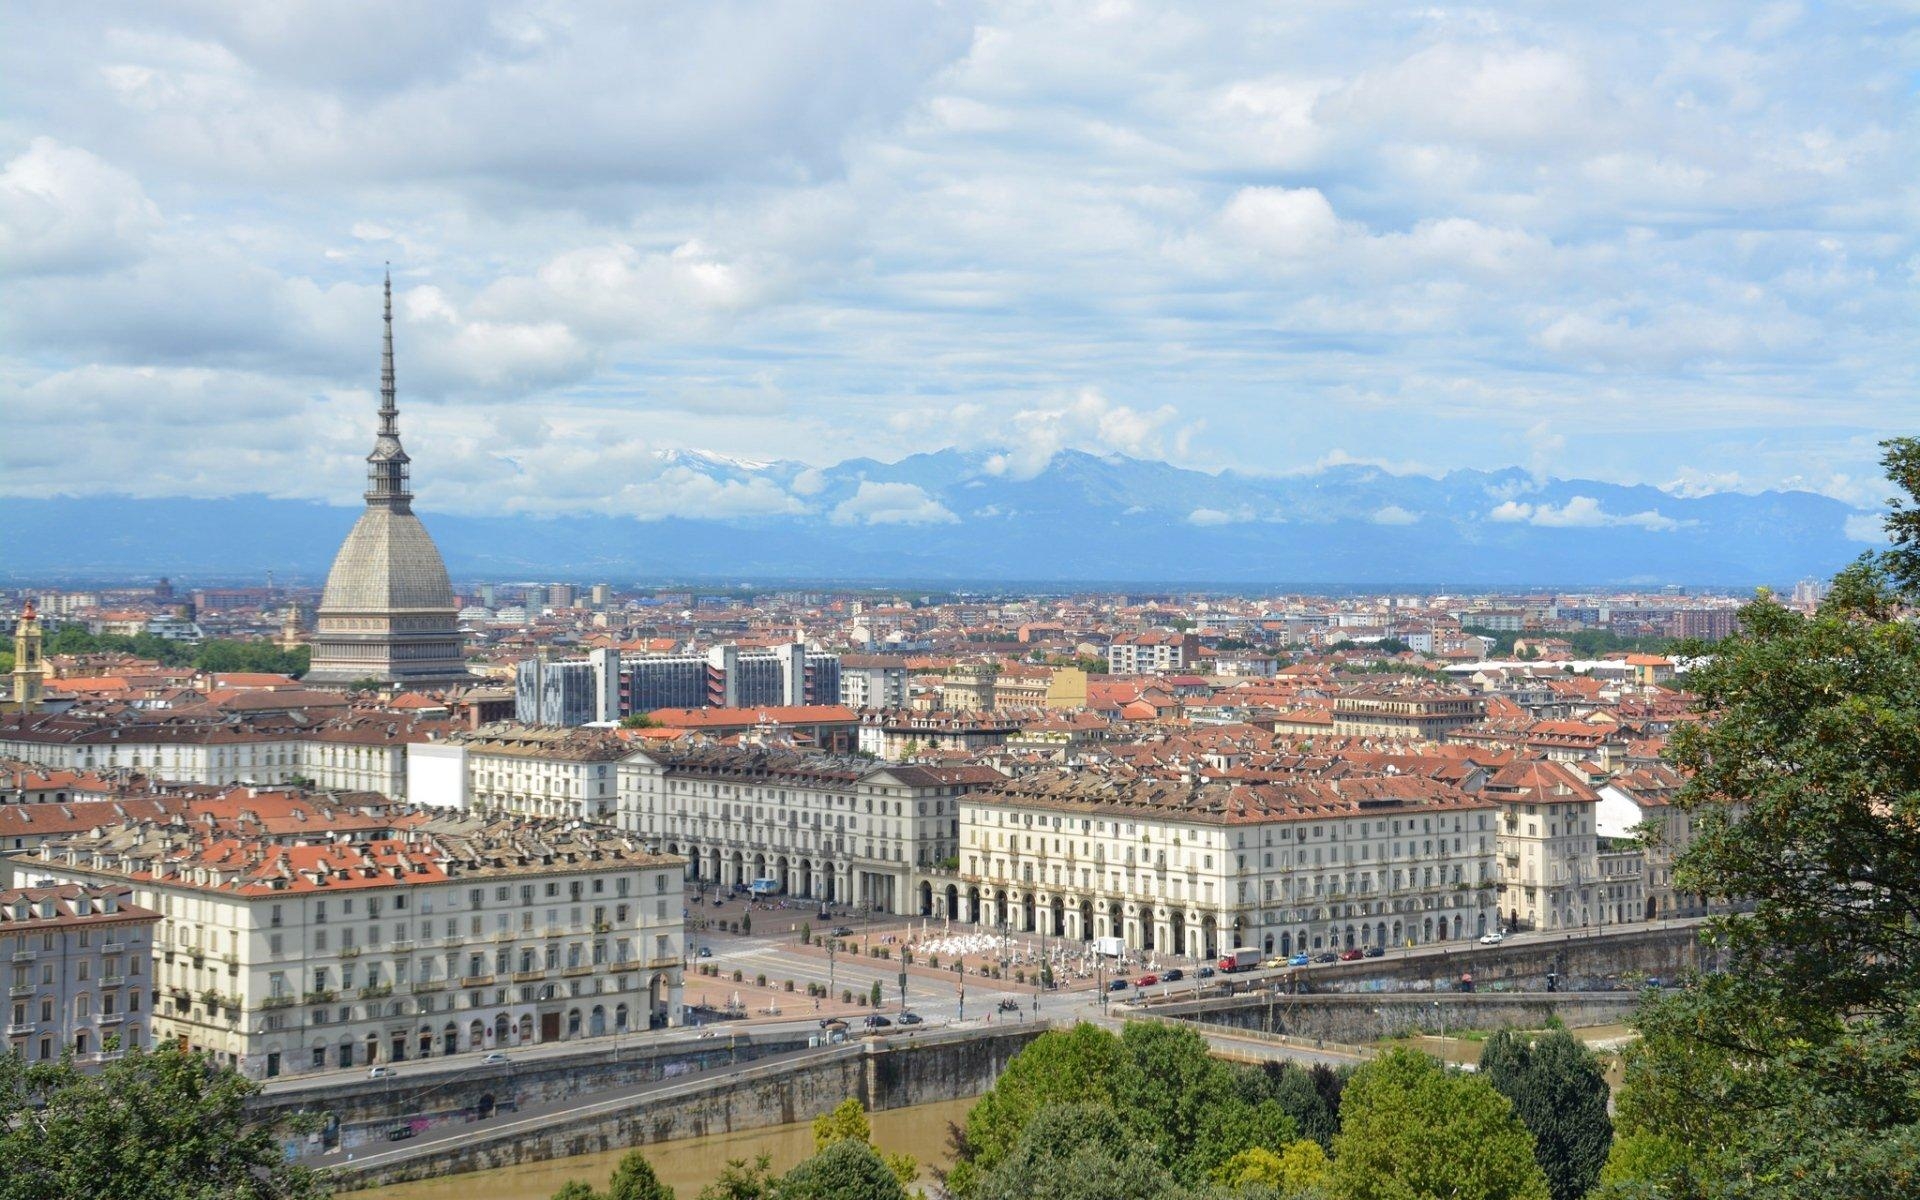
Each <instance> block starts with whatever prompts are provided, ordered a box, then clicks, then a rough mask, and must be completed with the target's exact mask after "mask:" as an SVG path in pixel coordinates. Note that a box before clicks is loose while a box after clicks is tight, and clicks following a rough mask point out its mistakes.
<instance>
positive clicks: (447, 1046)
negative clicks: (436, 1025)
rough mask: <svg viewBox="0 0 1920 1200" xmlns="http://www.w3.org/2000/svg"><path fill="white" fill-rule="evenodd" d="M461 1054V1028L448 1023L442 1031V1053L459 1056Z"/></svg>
mask: <svg viewBox="0 0 1920 1200" xmlns="http://www.w3.org/2000/svg"><path fill="white" fill-rule="evenodd" d="M459 1052H460V1027H459V1026H458V1025H455V1024H454V1023H453V1022H452V1021H448V1022H447V1023H446V1024H445V1025H443V1026H442V1027H441V1029H440V1053H442V1054H458V1053H459Z"/></svg>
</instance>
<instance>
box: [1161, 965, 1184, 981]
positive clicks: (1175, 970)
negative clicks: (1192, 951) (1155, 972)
mask: <svg viewBox="0 0 1920 1200" xmlns="http://www.w3.org/2000/svg"><path fill="white" fill-rule="evenodd" d="M1186 977H1187V973H1186V972H1185V971H1182V970H1181V969H1180V968H1179V967H1168V968H1167V969H1166V971H1165V972H1163V973H1162V974H1161V976H1160V978H1161V979H1163V980H1165V981H1166V982H1168V983H1179V982H1180V981H1181V980H1182V979H1185V978H1186Z"/></svg>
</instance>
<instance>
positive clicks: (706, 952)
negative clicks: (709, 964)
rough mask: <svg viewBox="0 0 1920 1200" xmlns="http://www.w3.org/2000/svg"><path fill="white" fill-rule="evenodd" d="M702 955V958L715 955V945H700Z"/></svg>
mask: <svg viewBox="0 0 1920 1200" xmlns="http://www.w3.org/2000/svg"><path fill="white" fill-rule="evenodd" d="M700 957H701V958H712V957H713V947H712V946H702V947H700Z"/></svg>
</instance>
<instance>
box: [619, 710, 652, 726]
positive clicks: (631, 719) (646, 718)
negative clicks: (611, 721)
mask: <svg viewBox="0 0 1920 1200" xmlns="http://www.w3.org/2000/svg"><path fill="white" fill-rule="evenodd" d="M659 724H660V722H658V721H656V720H654V719H653V714H652V713H628V714H627V715H626V716H624V717H621V718H620V728H622V729H653V728H656V727H658V726H659Z"/></svg>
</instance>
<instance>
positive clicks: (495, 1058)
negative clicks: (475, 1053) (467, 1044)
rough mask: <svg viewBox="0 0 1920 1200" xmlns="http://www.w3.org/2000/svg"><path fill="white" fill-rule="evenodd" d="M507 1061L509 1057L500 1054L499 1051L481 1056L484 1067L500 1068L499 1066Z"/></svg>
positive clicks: (481, 1063)
mask: <svg viewBox="0 0 1920 1200" xmlns="http://www.w3.org/2000/svg"><path fill="white" fill-rule="evenodd" d="M506 1061H507V1056H506V1055H504V1054H502V1053H500V1052H499V1051H498V1050H495V1051H494V1052H493V1053H491V1054H482V1055H481V1056H480V1065H481V1066H483V1067H493V1066H498V1065H499V1064H501V1063H503V1062H506Z"/></svg>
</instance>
